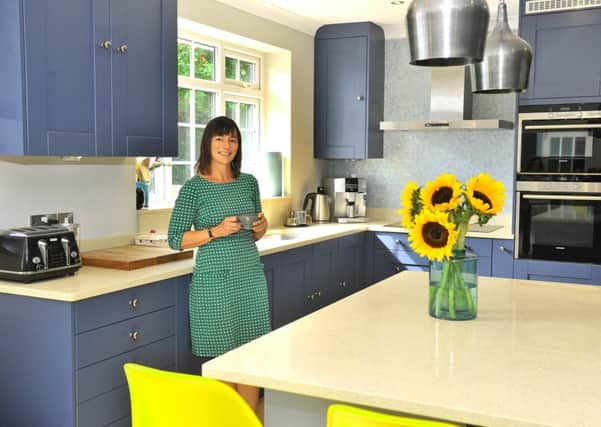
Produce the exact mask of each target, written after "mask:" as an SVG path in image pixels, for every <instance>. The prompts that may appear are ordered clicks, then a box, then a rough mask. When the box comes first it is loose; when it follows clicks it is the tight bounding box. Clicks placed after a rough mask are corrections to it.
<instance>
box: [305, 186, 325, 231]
mask: <svg viewBox="0 0 601 427" xmlns="http://www.w3.org/2000/svg"><path fill="white" fill-rule="evenodd" d="M309 204H311V207H310V210H309V209H308V207H309ZM303 209H304V210H305V211H307V212H311V218H312V219H313V222H330V205H329V203H328V195H327V193H326V189H325V188H324V187H317V193H309V194H307V195H306V196H305V201H304V203H303Z"/></svg>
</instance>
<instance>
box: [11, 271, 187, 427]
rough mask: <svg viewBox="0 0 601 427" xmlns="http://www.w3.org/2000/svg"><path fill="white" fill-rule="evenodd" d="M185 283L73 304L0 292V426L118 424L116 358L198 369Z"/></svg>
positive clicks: (121, 412) (119, 364)
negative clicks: (2, 387)
mask: <svg viewBox="0 0 601 427" xmlns="http://www.w3.org/2000/svg"><path fill="white" fill-rule="evenodd" d="M189 283H190V276H189V275H187V276H181V277H178V278H174V279H169V280H164V281H161V282H157V283H154V284H150V285H146V286H140V287H137V288H132V289H127V290H124V291H120V292H116V293H112V294H107V295H102V296H99V297H95V298H90V299H87V300H82V301H78V302H75V303H70V302H61V301H50V300H44V299H40V298H31V297H25V296H17V295H7V294H0V324H2V325H3V327H2V328H0V340H2V343H3V351H2V363H1V364H0V376H1V377H2V380H3V384H4V385H6V386H7V387H9V388H7V389H6V390H4V392H3V393H0V425H2V426H32V427H37V426H40V427H89V426H105V425H113V423H115V425H119V424H120V423H121V424H122V423H126V422H127V419H128V417H129V394H128V388H127V383H126V380H125V376H124V374H123V364H124V363H127V362H138V363H142V364H145V365H149V366H154V367H157V368H161V369H171V370H177V371H180V372H196V373H198V371H199V369H198V366H196V365H197V364H196V363H195V362H194V358H193V356H192V354H191V346H190V338H189V337H190V331H189V325H188V315H187V312H188V309H187V306H188V286H189ZM8 385H10V386H8ZM9 389H10V392H8V391H9Z"/></svg>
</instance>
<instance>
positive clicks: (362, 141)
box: [314, 22, 384, 159]
mask: <svg viewBox="0 0 601 427" xmlns="http://www.w3.org/2000/svg"><path fill="white" fill-rule="evenodd" d="M314 102H315V109H314V114H315V120H314V128H315V133H314V156H315V158H321V159H367V158H379V157H382V154H383V135H382V131H380V129H379V126H380V125H379V124H380V121H381V120H383V116H384V31H383V30H382V28H380V27H379V26H377V25H375V24H373V23H371V22H359V23H352V24H334V25H325V26H323V27H321V28H319V30H317V34H316V36H315V94H314Z"/></svg>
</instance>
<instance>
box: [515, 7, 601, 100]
mask: <svg viewBox="0 0 601 427" xmlns="http://www.w3.org/2000/svg"><path fill="white" fill-rule="evenodd" d="M522 22H523V23H524V25H525V26H526V29H524V30H522V34H523V36H524V37H525V38H526V39H527V41H528V42H529V43H530V45H531V46H532V48H533V50H534V61H535V67H534V69H533V70H532V72H533V87H532V88H531V91H530V95H529V96H530V98H531V99H537V100H550V101H549V102H558V101H557V100H563V101H567V100H570V101H571V102H577V101H582V102H592V101H594V100H595V99H599V95H600V94H601V43H599V40H601V10H595V9H593V10H587V11H579V12H567V13H557V14H545V15H538V16H536V17H525V18H523V20H522ZM533 25H535V28H536V29H535V30H533V29H532V26H533ZM523 99H527V98H523Z"/></svg>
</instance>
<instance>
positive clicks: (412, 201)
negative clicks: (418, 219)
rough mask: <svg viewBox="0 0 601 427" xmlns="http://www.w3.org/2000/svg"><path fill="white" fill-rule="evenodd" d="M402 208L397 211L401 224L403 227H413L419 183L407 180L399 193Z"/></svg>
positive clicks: (418, 206) (418, 207) (417, 202)
mask: <svg viewBox="0 0 601 427" xmlns="http://www.w3.org/2000/svg"><path fill="white" fill-rule="evenodd" d="M401 205H402V207H403V208H402V209H401V210H400V211H399V213H400V214H401V215H402V224H403V227H405V228H411V227H413V220H414V219H415V215H417V214H418V213H419V210H420V205H419V184H418V183H417V182H414V181H411V182H408V183H407V185H406V186H405V189H404V190H403V194H401Z"/></svg>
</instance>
